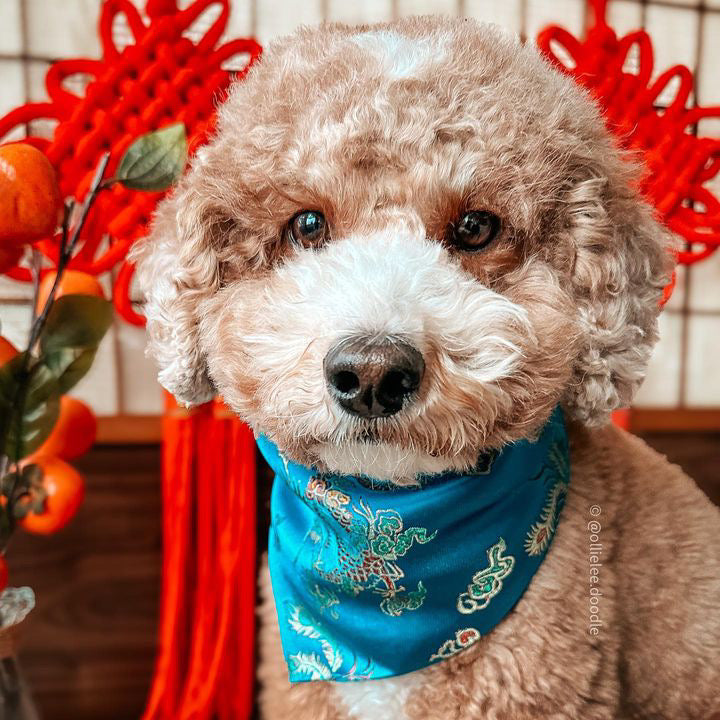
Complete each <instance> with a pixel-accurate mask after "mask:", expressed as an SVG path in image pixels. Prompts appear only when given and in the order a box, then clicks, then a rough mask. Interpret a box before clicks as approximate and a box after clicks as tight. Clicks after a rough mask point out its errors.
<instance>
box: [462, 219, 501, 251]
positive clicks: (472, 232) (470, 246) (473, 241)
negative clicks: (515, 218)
mask: <svg viewBox="0 0 720 720" xmlns="http://www.w3.org/2000/svg"><path fill="white" fill-rule="evenodd" d="M499 230H500V218H499V217H498V216H497V215H493V213H491V212H488V211H487V210H473V211H472V212H468V213H465V214H464V215H462V216H461V217H460V218H459V219H458V221H457V222H456V223H455V224H453V225H452V227H451V228H450V231H451V235H450V241H451V242H452V244H453V245H454V246H455V247H457V248H458V249H460V250H465V251H467V252H474V251H476V250H482V249H483V248H484V247H486V246H487V245H489V244H490V243H491V242H492V241H493V240H494V239H495V236H496V235H497V234H498V231H499Z"/></svg>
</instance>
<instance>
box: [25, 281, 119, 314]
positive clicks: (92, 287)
mask: <svg viewBox="0 0 720 720" xmlns="http://www.w3.org/2000/svg"><path fill="white" fill-rule="evenodd" d="M56 275H57V273H56V272H54V271H52V272H49V273H46V274H45V276H44V277H43V279H42V280H41V281H40V287H39V288H38V299H37V312H38V313H39V312H42V309H43V308H44V307H45V303H46V301H47V299H48V295H49V294H50V290H51V289H52V286H53V283H54V282H55V276H56ZM63 295H95V296H96V297H101V298H104V297H105V293H104V292H103V289H102V285H100V283H99V282H98V281H97V279H96V278H94V277H93V276H92V275H88V273H84V272H80V271H79V270H65V272H64V273H63V274H62V277H61V278H60V283H59V285H58V287H57V290H56V291H55V299H56V300H57V299H58V298H61V297H62V296H63Z"/></svg>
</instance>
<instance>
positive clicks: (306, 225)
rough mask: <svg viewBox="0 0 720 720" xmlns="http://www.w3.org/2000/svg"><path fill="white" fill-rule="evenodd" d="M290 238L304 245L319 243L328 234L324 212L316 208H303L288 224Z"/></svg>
mask: <svg viewBox="0 0 720 720" xmlns="http://www.w3.org/2000/svg"><path fill="white" fill-rule="evenodd" d="M288 234H289V235H290V239H291V240H292V241H293V242H294V243H297V244H298V245H300V246H302V247H311V246H313V245H317V244H318V243H319V242H321V241H322V240H324V239H325V237H326V236H327V223H326V222H325V217H324V216H323V214H322V213H320V212H316V211H315V210H303V212H301V213H298V214H297V215H296V216H295V217H294V218H293V219H292V220H291V221H290V225H289V226H288Z"/></svg>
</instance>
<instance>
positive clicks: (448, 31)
mask: <svg viewBox="0 0 720 720" xmlns="http://www.w3.org/2000/svg"><path fill="white" fill-rule="evenodd" d="M638 175H639V173H638V169H637V168H636V167H634V166H633V165H632V164H631V163H630V162H628V159H627V158H626V157H624V156H623V154H622V153H621V151H620V150H618V148H617V147H616V145H615V144H614V143H613V141H612V140H611V138H610V136H609V134H608V132H607V131H606V129H605V127H604V124H603V120H602V118H601V117H600V115H599V112H598V110H597V109H596V108H595V107H594V105H593V103H592V102H591V101H590V99H589V98H588V96H587V95H586V94H585V93H584V92H583V91H582V90H580V89H579V88H578V87H576V86H575V84H574V83H573V81H572V80H570V79H568V78H566V77H563V76H561V75H560V74H558V73H557V72H556V71H554V70H552V69H551V68H550V67H549V66H548V64H547V63H546V62H545V61H544V60H542V59H541V58H540V56H539V55H538V53H537V51H536V50H535V49H534V48H532V47H530V46H522V45H521V44H520V43H519V41H518V40H517V39H515V38H513V37H511V36H509V35H508V34H505V33H503V32H502V31H500V30H499V29H498V28H496V27H493V26H486V25H480V24H477V23H475V22H472V21H467V20H449V19H439V18H415V19H411V20H405V21H401V22H397V23H392V24H388V25H378V26H372V27H360V28H353V27H348V26H342V25H329V26H324V27H320V28H316V29H303V30H300V31H299V32H297V33H296V34H295V35H293V36H292V37H290V38H285V39H283V40H281V41H278V42H277V43H276V44H274V45H271V46H270V48H269V50H268V51H267V52H266V54H265V56H264V57H263V59H262V61H261V62H259V63H258V64H257V65H256V67H254V68H253V70H252V71H251V72H250V74H249V76H248V77H247V79H246V80H245V81H244V82H243V83H241V84H238V85H237V86H236V87H235V88H234V90H233V92H232V93H231V95H230V97H229V99H228V100H227V102H226V103H225V104H224V105H223V106H222V107H221V108H220V111H219V124H218V131H217V134H216V136H215V138H214V139H213V140H212V142H211V143H210V144H209V145H207V146H206V147H204V148H203V149H202V150H201V151H200V152H199V153H198V155H197V157H196V158H195V159H194V160H193V163H192V168H191V170H190V172H189V173H188V174H187V176H186V177H185V178H184V180H183V181H182V182H181V183H180V185H179V187H178V188H177V189H176V191H175V192H174V194H173V195H172V197H170V198H169V199H167V200H166V201H165V202H164V203H163V204H162V206H161V207H160V209H159V211H158V215H157V218H156V221H155V226H154V231H153V233H152V236H151V238H150V240H149V241H148V242H147V243H146V244H145V245H144V246H143V247H141V248H140V250H139V251H138V258H139V260H140V268H139V276H140V280H141V284H142V286H143V288H144V290H145V292H146V295H147V305H146V313H147V318H148V330H149V338H150V349H151V352H152V353H153V355H154V356H155V357H156V359H157V361H158V363H159V365H160V380H161V382H162V384H163V385H164V386H165V387H166V388H167V389H168V390H170V391H171V392H172V393H174V394H175V395H176V397H177V398H178V399H179V400H180V401H182V402H184V403H186V404H194V403H198V402H203V401H205V400H208V399H209V398H210V397H211V396H212V394H213V393H214V392H216V391H217V392H218V393H220V394H221V395H222V396H223V398H224V399H225V400H226V402H227V403H228V404H229V405H230V406H231V407H232V408H233V409H234V410H235V411H236V412H237V413H238V414H239V415H240V416H242V417H243V418H245V419H246V420H247V421H248V422H249V423H250V424H251V425H252V426H253V427H254V428H255V429H256V430H257V431H258V432H262V433H265V434H266V435H268V436H269V437H270V438H271V439H272V440H274V441H275V442H276V443H277V445H278V446H279V447H280V449H281V450H282V451H284V452H285V453H286V454H288V455H289V456H290V457H293V458H294V459H296V460H298V461H300V462H303V463H306V464H319V465H320V466H324V467H326V468H328V469H331V470H335V471H338V472H349V473H366V474H369V475H374V476H381V477H390V478H393V479H395V480H397V481H402V480H407V479H409V478H411V477H412V476H413V475H415V474H416V473H418V472H438V471H441V470H446V469H450V468H458V469H459V468H465V467H467V466H469V465H470V464H472V463H473V462H474V460H475V459H476V457H477V454H478V452H479V451H480V450H481V449H488V448H492V447H499V446H500V445H502V444H504V443H506V442H508V441H511V440H514V439H517V438H520V437H530V436H532V434H533V433H534V432H535V431H536V430H537V429H538V428H539V427H540V426H541V425H542V424H543V423H544V421H545V420H546V419H547V417H548V415H549V413H550V411H551V409H552V408H553V407H554V406H555V405H557V404H558V403H562V404H563V406H564V407H565V409H566V410H567V411H568V413H569V414H570V415H572V416H574V417H576V418H579V419H580V420H582V421H584V422H586V423H589V424H597V423H600V422H603V421H605V420H606V419H607V416H608V414H609V413H610V412H611V411H612V410H613V409H615V408H617V407H620V406H623V405H626V404H627V403H629V401H630V399H631V398H632V396H633V393H634V391H635V390H636V388H637V387H638V385H639V384H640V382H641V380H642V378H643V374H644V371H645V366H646V364H647V361H648V357H649V355H650V352H651V349H652V346H653V343H654V342H655V339H656V319H657V314H658V302H659V300H660V297H661V294H662V288H663V286H664V284H665V283H666V282H667V280H668V276H669V272H670V267H671V253H670V247H671V244H672V243H671V238H670V236H669V235H668V233H667V231H665V230H664V229H663V228H662V227H661V226H660V225H659V224H658V223H657V222H656V221H655V220H654V218H653V215H652V212H651V211H650V209H649V208H648V206H647V205H646V204H644V203H643V202H642V201H641V200H640V199H639V198H638V195H637V191H636V190H635V189H634V187H633V181H637V178H638Z"/></svg>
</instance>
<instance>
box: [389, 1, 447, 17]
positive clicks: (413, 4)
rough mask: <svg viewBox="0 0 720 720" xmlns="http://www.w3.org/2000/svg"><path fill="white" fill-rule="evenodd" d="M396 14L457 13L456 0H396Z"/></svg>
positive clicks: (401, 15)
mask: <svg viewBox="0 0 720 720" xmlns="http://www.w3.org/2000/svg"><path fill="white" fill-rule="evenodd" d="M397 9H398V15H400V17H403V16H404V15H434V14H444V15H457V13H458V3H457V0H397Z"/></svg>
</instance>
